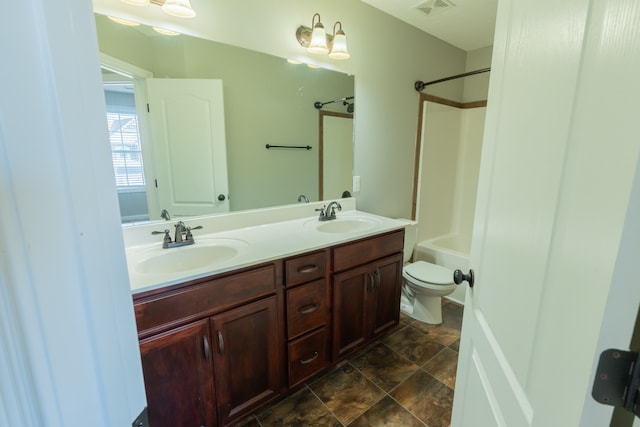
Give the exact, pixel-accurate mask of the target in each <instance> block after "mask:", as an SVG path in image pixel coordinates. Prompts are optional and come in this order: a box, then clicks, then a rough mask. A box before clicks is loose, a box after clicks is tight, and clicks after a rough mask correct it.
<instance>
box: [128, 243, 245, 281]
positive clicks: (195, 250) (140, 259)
mask: <svg viewBox="0 0 640 427" xmlns="http://www.w3.org/2000/svg"><path fill="white" fill-rule="evenodd" d="M247 245H248V244H247V243H246V242H244V241H242V240H235V239H212V240H206V239H202V240H200V241H198V240H196V243H195V244H193V245H189V246H182V247H178V248H171V249H162V248H161V247H158V246H155V247H153V248H147V249H144V250H141V251H138V252H135V251H132V253H130V254H129V256H128V258H129V260H130V262H131V263H132V265H131V266H130V267H131V268H132V270H133V271H134V272H135V273H137V274H167V273H181V272H186V271H191V270H199V269H203V268H207V267H215V265H216V264H218V263H220V262H222V261H228V260H230V259H232V258H233V257H235V256H236V255H238V253H239V251H240V250H241V249H242V247H245V246H247Z"/></svg>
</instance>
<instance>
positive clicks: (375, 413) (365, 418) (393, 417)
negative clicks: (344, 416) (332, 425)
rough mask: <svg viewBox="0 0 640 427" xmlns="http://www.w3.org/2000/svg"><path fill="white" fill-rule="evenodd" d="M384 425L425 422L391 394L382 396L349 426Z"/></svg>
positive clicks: (421, 426) (413, 426) (410, 425)
mask: <svg viewBox="0 0 640 427" xmlns="http://www.w3.org/2000/svg"><path fill="white" fill-rule="evenodd" d="M382 426H388V427H399V426H402V427H424V424H423V423H422V422H421V421H420V420H418V419H417V418H416V417H414V416H413V415H411V413H410V412H409V411H407V410H406V409H404V408H403V407H402V406H400V405H399V404H398V402H396V401H395V400H393V399H392V398H390V397H389V396H385V397H384V398H382V399H381V400H380V401H378V403H376V404H375V405H373V406H372V407H371V408H369V410H368V411H367V412H365V413H364V414H362V415H360V416H359V417H358V418H356V419H355V421H353V422H352V423H351V424H349V427H382Z"/></svg>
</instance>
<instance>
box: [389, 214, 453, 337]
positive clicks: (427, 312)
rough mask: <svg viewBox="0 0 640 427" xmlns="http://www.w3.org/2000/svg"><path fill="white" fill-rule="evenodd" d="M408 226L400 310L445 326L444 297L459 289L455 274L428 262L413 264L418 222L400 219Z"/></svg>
mask: <svg viewBox="0 0 640 427" xmlns="http://www.w3.org/2000/svg"><path fill="white" fill-rule="evenodd" d="M401 221H402V222H404V223H405V224H406V225H405V236H404V268H403V269H402V279H403V280H402V297H401V299H400V310H401V311H402V312H403V313H405V314H406V315H408V316H410V317H412V318H414V319H417V320H420V321H421V322H425V323H430V324H433V325H437V324H440V323H442V297H443V296H445V295H449V294H450V293H451V292H453V291H454V290H455V288H456V284H455V283H454V282H453V271H451V270H449V269H448V268H445V267H442V266H440V265H436V264H432V263H430V262H426V261H416V262H414V263H410V262H409V259H411V255H412V254H413V249H414V247H415V245H416V243H417V240H418V223H417V222H416V221H409V220H401Z"/></svg>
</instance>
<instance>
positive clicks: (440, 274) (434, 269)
mask: <svg viewBox="0 0 640 427" xmlns="http://www.w3.org/2000/svg"><path fill="white" fill-rule="evenodd" d="M403 275H404V276H405V277H406V276H409V277H407V278H408V279H411V280H412V281H417V282H418V284H423V285H431V286H434V285H435V286H438V285H440V286H446V285H452V284H453V272H452V271H451V270H449V269H448V268H445V267H442V266H440V265H436V264H431V263H429V262H426V261H416V262H414V263H412V264H409V265H407V266H405V267H404V269H403ZM427 287H428V286H427Z"/></svg>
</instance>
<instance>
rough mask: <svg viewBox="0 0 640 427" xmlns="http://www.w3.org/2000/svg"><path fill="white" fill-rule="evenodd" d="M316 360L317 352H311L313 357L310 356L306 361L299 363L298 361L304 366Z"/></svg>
mask: <svg viewBox="0 0 640 427" xmlns="http://www.w3.org/2000/svg"><path fill="white" fill-rule="evenodd" d="M317 358H318V352H317V351H314V352H313V356H311V357H310V358H308V359H304V360H301V361H300V364H301V365H306V364H307V363H311V362H313V361H314V360H316V359H317Z"/></svg>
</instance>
